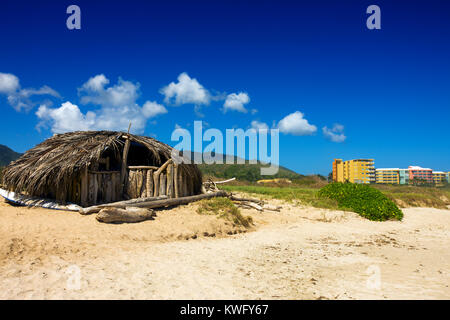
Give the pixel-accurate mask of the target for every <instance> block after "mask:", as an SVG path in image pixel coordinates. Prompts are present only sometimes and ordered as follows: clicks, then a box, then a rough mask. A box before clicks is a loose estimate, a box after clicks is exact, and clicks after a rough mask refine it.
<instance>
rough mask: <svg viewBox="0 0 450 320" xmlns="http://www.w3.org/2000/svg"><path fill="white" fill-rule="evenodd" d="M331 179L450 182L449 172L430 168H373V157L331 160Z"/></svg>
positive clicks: (387, 181) (383, 181)
mask: <svg viewBox="0 0 450 320" xmlns="http://www.w3.org/2000/svg"><path fill="white" fill-rule="evenodd" d="M333 181H337V182H346V181H348V182H353V183H373V182H376V183H382V184H434V185H436V186H442V185H444V184H445V183H450V172H443V171H433V170H432V169H430V168H422V167H419V166H409V167H408V169H400V168H378V169H375V168H374V160H373V159H354V160H347V161H343V160H342V159H334V161H333Z"/></svg>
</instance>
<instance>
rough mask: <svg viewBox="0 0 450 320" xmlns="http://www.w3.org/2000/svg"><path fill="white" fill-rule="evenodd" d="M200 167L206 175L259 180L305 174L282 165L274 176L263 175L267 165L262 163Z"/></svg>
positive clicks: (292, 177) (206, 165) (291, 177)
mask: <svg viewBox="0 0 450 320" xmlns="http://www.w3.org/2000/svg"><path fill="white" fill-rule="evenodd" d="M198 167H199V169H200V170H201V172H202V173H203V174H204V175H210V176H214V177H217V178H225V179H229V178H233V177H236V179H238V180H246V181H252V182H253V181H257V180H261V179H275V178H287V179H291V180H292V179H300V178H302V177H303V175H301V174H298V173H296V172H294V171H292V170H289V169H287V168H285V167H282V166H280V167H279V170H278V173H277V174H276V175H273V176H262V175H261V167H267V165H263V164H261V163H258V164H248V163H246V164H200V165H198Z"/></svg>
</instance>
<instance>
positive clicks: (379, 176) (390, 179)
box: [375, 168, 400, 184]
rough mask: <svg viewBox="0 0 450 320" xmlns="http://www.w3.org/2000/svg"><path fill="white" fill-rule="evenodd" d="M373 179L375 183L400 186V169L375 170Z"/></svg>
mask: <svg viewBox="0 0 450 320" xmlns="http://www.w3.org/2000/svg"><path fill="white" fill-rule="evenodd" d="M375 179H376V182H377V183H384V184H400V168H380V169H376V173H375Z"/></svg>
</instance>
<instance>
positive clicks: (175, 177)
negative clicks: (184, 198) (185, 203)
mask: <svg viewBox="0 0 450 320" xmlns="http://www.w3.org/2000/svg"><path fill="white" fill-rule="evenodd" d="M173 184H174V191H175V198H178V197H179V196H180V194H179V190H178V164H176V163H175V164H174V165H173Z"/></svg>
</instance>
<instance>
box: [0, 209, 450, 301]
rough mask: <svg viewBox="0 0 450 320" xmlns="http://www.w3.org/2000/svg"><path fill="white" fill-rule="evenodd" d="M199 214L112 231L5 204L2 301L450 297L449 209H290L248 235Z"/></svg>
mask: <svg viewBox="0 0 450 320" xmlns="http://www.w3.org/2000/svg"><path fill="white" fill-rule="evenodd" d="M273 202H274V203H275V202H276V203H281V202H280V201H273ZM195 209H196V204H190V205H187V206H180V207H178V208H175V209H172V210H162V211H158V212H157V216H156V217H155V219H154V220H149V221H145V222H141V223H137V224H120V225H109V224H102V223H99V222H97V221H96V220H95V216H94V215H91V216H82V215H79V214H78V213H74V212H65V211H54V210H46V209H42V208H34V209H28V208H23V207H12V206H10V205H9V204H6V203H4V202H3V201H0V298H1V299H449V298H450V288H449V285H450V277H449V270H450V252H449V250H448V248H450V211H449V210H438V209H430V208H408V209H403V212H404V214H405V217H404V220H403V221H402V222H395V221H388V222H382V223H380V222H371V221H368V220H365V219H362V218H360V217H359V216H357V215H356V214H354V213H350V212H342V211H330V210H324V209H315V208H310V207H304V206H298V205H293V204H283V209H282V211H281V212H279V213H278V212H264V213H259V212H256V211H255V210H242V212H243V214H247V215H251V216H252V217H253V218H254V221H255V225H254V226H253V227H252V228H251V229H250V230H248V231H247V232H244V231H246V230H245V229H243V228H236V227H233V226H232V225H231V224H230V223H228V222H226V221H225V220H223V219H217V218H216V217H214V216H207V215H198V214H197V213H196V211H195Z"/></svg>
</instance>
